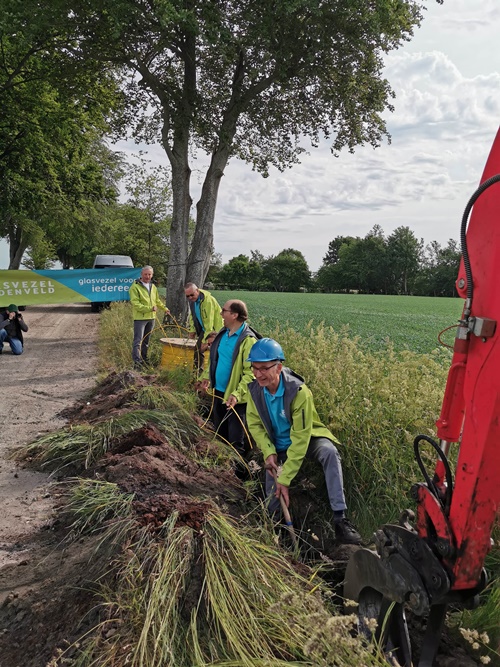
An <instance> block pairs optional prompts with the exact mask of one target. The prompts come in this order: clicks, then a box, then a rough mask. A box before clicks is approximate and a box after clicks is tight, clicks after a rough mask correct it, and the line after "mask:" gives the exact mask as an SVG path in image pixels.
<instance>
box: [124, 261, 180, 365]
mask: <svg viewBox="0 0 500 667" xmlns="http://www.w3.org/2000/svg"><path fill="white" fill-rule="evenodd" d="M152 280H153V268H152V267H151V266H144V267H143V268H142V271H141V277H140V278H138V280H136V281H134V282H133V283H132V285H131V286H130V290H129V297H130V303H131V304H132V317H133V319H134V342H133V343H132V359H133V362H134V366H135V368H137V369H140V368H142V367H143V366H144V364H147V361H148V347H149V340H150V337H151V333H152V331H153V329H154V326H155V318H156V312H157V310H158V309H160V310H163V311H165V312H167V313H169V312H170V311H169V309H168V308H167V307H166V306H165V304H164V303H163V302H162V300H161V299H160V297H159V295H158V290H157V289H156V285H154V284H153V282H152Z"/></svg>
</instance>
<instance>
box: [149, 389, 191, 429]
mask: <svg viewBox="0 0 500 667" xmlns="http://www.w3.org/2000/svg"><path fill="white" fill-rule="evenodd" d="M136 402H137V403H138V404H139V405H141V406H143V407H144V408H147V409H148V410H163V411H164V412H170V411H171V412H175V413H176V414H177V417H178V418H182V419H183V420H186V421H188V420H190V421H192V419H193V418H192V415H193V413H194V412H196V406H197V398H196V395H195V394H194V393H193V392H190V391H186V390H184V391H172V390H171V389H170V388H169V387H165V386H161V385H160V386H157V385H152V384H150V385H147V386H146V387H142V388H141V389H139V390H138V391H137V393H136Z"/></svg>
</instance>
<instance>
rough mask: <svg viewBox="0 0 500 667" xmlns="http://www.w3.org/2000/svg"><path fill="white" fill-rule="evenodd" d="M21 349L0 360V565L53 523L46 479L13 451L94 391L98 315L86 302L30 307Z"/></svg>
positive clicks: (6, 353)
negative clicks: (24, 541)
mask: <svg viewBox="0 0 500 667" xmlns="http://www.w3.org/2000/svg"><path fill="white" fill-rule="evenodd" d="M24 319H25V321H26V323H27V324H28V326H29V331H28V333H27V334H25V351H24V353H23V354H22V355H21V356H17V357H16V356H14V355H12V353H11V351H10V347H9V345H8V344H6V345H5V346H4V350H3V354H2V355H1V356H0V368H1V373H2V394H1V399H0V422H1V424H2V426H1V428H2V438H1V440H0V504H1V507H2V511H1V512H0V566H2V565H5V564H6V563H8V562H10V561H12V559H15V558H18V557H19V554H18V553H16V551H15V549H14V550H13V548H12V545H13V544H14V543H15V542H16V541H17V540H18V539H20V538H21V537H24V536H26V535H29V533H30V532H32V531H34V530H35V529H36V528H38V527H40V526H41V525H43V524H44V523H45V522H47V521H48V520H49V519H50V516H51V510H52V505H51V501H50V498H49V497H48V494H47V484H49V483H50V480H49V478H48V475H44V474H41V473H33V472H30V471H27V470H23V469H21V468H19V467H18V466H17V465H16V464H15V463H13V462H12V461H9V460H8V458H7V456H8V454H9V452H10V451H11V450H12V448H14V447H17V446H18V445H21V444H26V443H28V442H31V441H32V440H34V439H35V438H36V437H37V436H38V435H40V434H43V433H47V432H50V431H53V430H55V429H58V428H61V427H62V426H64V424H65V420H64V419H62V418H60V417H58V413H59V412H60V411H61V410H62V409H63V408H66V407H68V406H70V405H72V404H73V403H74V402H75V401H76V400H77V399H79V398H81V397H82V396H84V395H85V394H86V393H87V392H88V391H89V390H90V389H91V388H92V387H93V385H94V378H95V374H96V365H97V345H96V340H97V328H98V323H99V315H98V314H96V313H91V312H90V306H89V305H86V304H69V305H54V306H29V307H28V308H27V309H26V311H25V313H24Z"/></svg>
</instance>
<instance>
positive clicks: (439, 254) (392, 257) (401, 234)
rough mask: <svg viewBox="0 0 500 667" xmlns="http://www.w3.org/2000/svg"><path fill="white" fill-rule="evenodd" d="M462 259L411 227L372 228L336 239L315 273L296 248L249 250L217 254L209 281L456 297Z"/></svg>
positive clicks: (278, 289)
mask: <svg viewBox="0 0 500 667" xmlns="http://www.w3.org/2000/svg"><path fill="white" fill-rule="evenodd" d="M460 257H461V251H460V248H459V246H458V244H457V242H456V241H454V240H453V239H450V240H449V241H448V244H447V245H446V246H444V247H443V246H441V245H440V244H439V243H438V242H437V241H432V242H431V243H429V244H428V245H427V246H425V245H424V242H423V241H422V240H419V239H418V238H417V237H416V236H415V234H414V233H413V232H412V231H411V230H410V228H409V227H403V226H402V227H398V228H397V229H395V230H394V232H393V233H392V234H390V235H389V236H387V237H386V236H385V235H384V232H383V230H382V228H381V227H380V226H379V225H375V226H374V227H373V229H372V230H371V231H370V232H368V234H367V235H366V236H365V237H364V238H360V237H354V236H336V237H335V238H334V239H333V240H332V241H330V243H329V245H328V251H327V253H326V254H325V256H324V258H323V264H322V266H321V268H320V269H319V271H318V272H317V273H315V274H313V273H311V271H310V270H309V266H308V264H307V261H306V259H305V257H304V255H303V254H302V253H301V252H300V251H299V250H294V249H293V248H287V249H286V250H282V251H281V252H280V253H278V254H277V255H271V256H269V257H264V255H263V254H262V253H261V252H259V251H258V250H252V251H251V252H250V256H247V255H238V256H237V257H233V258H232V259H230V260H229V262H227V264H222V262H221V260H220V256H219V257H218V256H215V258H214V261H213V263H212V266H211V268H210V271H209V274H208V281H209V282H211V283H212V284H213V285H214V287H217V288H219V289H224V288H227V289H248V290H260V291H276V292H300V291H306V290H307V291H318V292H358V293H363V294H406V295H410V294H411V295H419V296H456V291H455V280H456V277H457V273H458V268H459V264H460Z"/></svg>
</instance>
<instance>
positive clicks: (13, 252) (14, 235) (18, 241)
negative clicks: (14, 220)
mask: <svg viewBox="0 0 500 667" xmlns="http://www.w3.org/2000/svg"><path fill="white" fill-rule="evenodd" d="M27 247H28V244H27V243H26V241H25V240H24V234H23V230H22V228H21V227H20V226H18V225H12V227H11V229H10V230H9V269H10V270H14V271H16V270H17V269H19V267H20V266H21V260H22V258H23V255H24V251H25V250H26V248H27Z"/></svg>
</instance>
